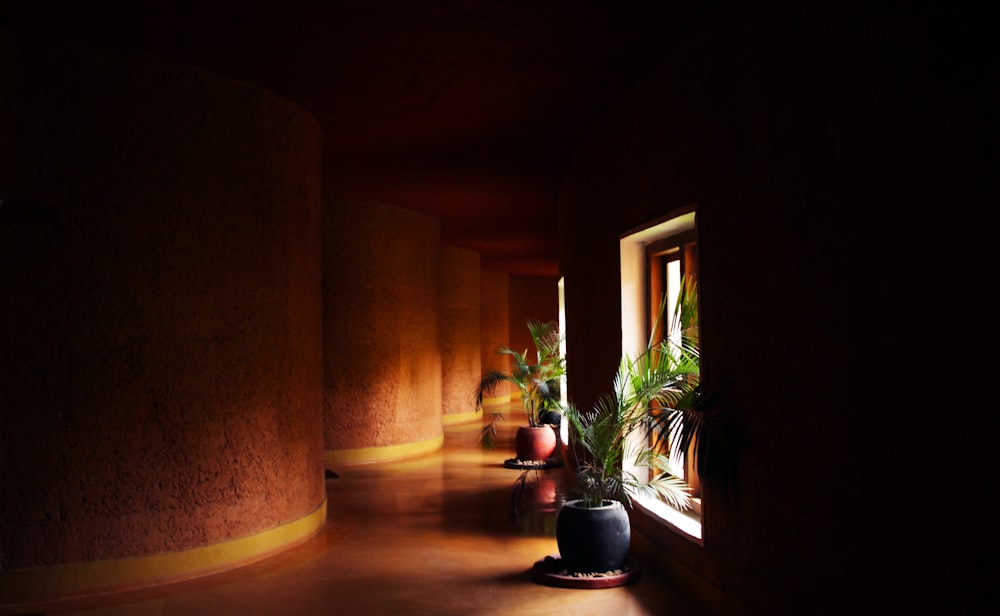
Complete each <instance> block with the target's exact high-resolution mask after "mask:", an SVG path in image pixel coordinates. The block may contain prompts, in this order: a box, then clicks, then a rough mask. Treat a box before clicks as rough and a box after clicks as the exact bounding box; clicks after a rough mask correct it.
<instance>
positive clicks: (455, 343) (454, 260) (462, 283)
mask: <svg viewBox="0 0 1000 616" xmlns="http://www.w3.org/2000/svg"><path fill="white" fill-rule="evenodd" d="M479 301H480V296H479V253H478V252H476V251H474V250H469V249H466V248H456V247H453V246H442V247H441V353H442V354H441V401H442V404H443V406H444V414H445V415H460V414H464V413H471V412H473V411H475V410H476V404H475V401H474V398H475V387H476V383H478V382H479V379H480V377H481V375H482V355H481V354H480V349H479V345H480V329H479Z"/></svg>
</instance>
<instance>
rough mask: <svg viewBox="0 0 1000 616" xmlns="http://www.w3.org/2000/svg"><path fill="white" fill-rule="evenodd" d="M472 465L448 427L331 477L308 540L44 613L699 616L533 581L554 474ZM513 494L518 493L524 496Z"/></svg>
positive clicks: (653, 601)
mask: <svg viewBox="0 0 1000 616" xmlns="http://www.w3.org/2000/svg"><path fill="white" fill-rule="evenodd" d="M517 425H518V423H517V421H516V418H514V417H512V418H509V419H508V421H507V422H506V423H505V424H504V427H505V428H504V430H505V431H503V432H501V436H502V437H503V438H502V440H501V442H500V447H499V448H498V449H497V450H494V451H491V452H482V451H480V450H479V448H478V447H477V445H476V437H477V434H478V426H477V425H465V426H454V427H449V428H446V433H445V446H444V449H443V450H442V451H441V452H438V453H436V454H433V455H427V456H423V457H420V458H418V459H411V460H406V461H400V462H387V463H379V464H369V465H361V466H354V467H346V468H342V469H334V470H335V471H336V473H337V475H338V477H336V478H330V479H327V490H328V494H329V507H328V519H327V524H326V526H325V528H324V530H323V531H322V532H321V533H320V534H319V535H318V536H317V537H315V538H313V539H311V540H310V541H308V542H306V543H304V544H302V545H299V546H297V547H293V548H291V549H289V550H286V551H284V552H282V553H281V554H279V555H277V556H274V557H271V558H268V559H266V560H263V561H260V562H257V563H255V564H251V565H248V566H246V567H242V568H240V569H238V570H234V571H229V572H225V573H221V574H217V575H213V576H209V577H204V578H200V579H197V580H191V581H187V582H180V583H175V584H171V585H169V586H161V587H155V588H147V589H143V590H136V591H129V592H124V593H119V594H116V595H109V596H103V597H94V598H89V599H77V600H74V601H72V602H64V603H62V604H57V605H50V606H42V609H41V610H40V611H35V612H34V613H39V614H40V613H45V614H53V615H54V614H79V615H83V614H87V615H94V616H96V615H109V616H111V615H114V616H133V615H158V614H177V615H184V616H195V615H205V616H209V615H227V616H229V615H271V614H280V615H311V614H336V615H355V614H358V615H368V614H392V615H394V616H401V615H405V614H445V615H454V616H472V615H476V614H505V615H506V614H510V615H517V616H532V615H536V614H537V615H542V614H544V615H551V614H558V615H560V616H562V615H566V616H569V615H584V614H595V615H597V614H599V615H601V616H622V615H626V614H627V615H633V616H642V615H652V614H670V615H676V616H685V615H694V614H703V613H705V612H704V611H702V610H699V609H698V608H697V607H696V606H694V605H693V604H692V603H691V602H690V601H689V600H688V599H687V598H685V596H684V595H682V594H680V593H679V592H678V591H677V589H676V585H674V584H672V583H671V582H670V581H669V580H667V579H666V578H664V577H661V576H660V575H659V574H658V572H657V571H655V570H653V569H651V568H649V567H643V568H642V569H641V575H640V576H639V578H638V579H637V580H635V581H633V582H630V583H629V584H627V585H625V586H620V587H616V588H605V589H569V588H554V587H551V586H544V585H540V584H537V583H535V582H533V581H532V577H531V567H532V564H533V563H534V562H535V561H537V560H539V559H542V558H544V557H545V556H547V555H556V554H558V549H557V547H556V540H555V518H556V513H557V510H558V507H559V505H560V504H561V502H563V501H564V500H565V499H566V498H567V494H566V489H565V487H564V486H565V482H564V481H563V479H564V475H563V473H564V469H560V468H556V469H550V470H545V471H528V472H527V473H523V472H522V471H519V470H515V469H509V468H505V467H504V466H503V462H504V460H505V459H507V458H511V457H513V444H512V442H513V439H512V434H513V431H512V429H513V428H516V426H517ZM522 481H523V483H522Z"/></svg>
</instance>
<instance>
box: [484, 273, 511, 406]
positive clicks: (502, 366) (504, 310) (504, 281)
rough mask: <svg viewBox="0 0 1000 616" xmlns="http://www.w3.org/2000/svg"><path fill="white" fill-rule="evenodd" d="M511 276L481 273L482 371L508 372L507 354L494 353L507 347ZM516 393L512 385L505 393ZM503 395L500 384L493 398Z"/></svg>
mask: <svg viewBox="0 0 1000 616" xmlns="http://www.w3.org/2000/svg"><path fill="white" fill-rule="evenodd" d="M509 280H510V277H509V276H508V275H507V274H505V273H502V272H492V271H484V272H482V273H481V274H480V278H479V290H480V300H479V309H480V316H479V318H480V322H479V326H480V331H481V343H480V344H481V347H480V348H481V352H482V368H483V372H486V371H487V370H499V371H501V372H508V373H509V372H510V360H509V359H508V357H507V356H506V355H500V354H498V353H497V350H498V349H499V348H500V347H501V346H502V345H508V346H509V345H510V305H509V303H508V300H509V294H508V291H509ZM513 391H516V389H514V386H513V385H511V386H509V387H508V388H507V390H506V393H508V394H509V393H511V392H513ZM504 394H505V392H504V389H503V385H501V386H500V387H497V388H496V390H495V391H494V393H493V396H494V397H502V396H503V395H504Z"/></svg>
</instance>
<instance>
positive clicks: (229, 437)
mask: <svg viewBox="0 0 1000 616" xmlns="http://www.w3.org/2000/svg"><path fill="white" fill-rule="evenodd" d="M0 65H3V66H4V67H5V69H7V70H3V71H0V74H2V75H3V76H2V77H0V79H2V80H3V83H2V84H0V136H2V138H0V199H2V200H3V206H2V209H0V287H2V288H3V292H2V293H0V314H2V315H3V318H2V319H0V340H2V342H0V347H2V349H3V350H2V352H0V400H2V411H0V429H2V447H0V456H2V460H0V468H2V475H0V569H2V570H3V572H4V573H3V576H4V578H6V577H8V576H10V575H12V574H13V573H16V572H17V571H19V570H27V568H38V569H31V571H37V572H40V573H39V574H40V575H47V573H46V572H48V573H53V570H59V567H60V566H63V565H70V564H80V563H84V564H86V563H112V562H116V559H125V558H140V557H151V558H153V557H155V558H160V557H163V556H164V555H170V554H176V553H182V552H184V551H187V550H191V549H194V548H204V547H206V546H213V545H219V544H222V543H225V542H228V541H232V540H237V539H240V538H245V537H249V536H253V535H255V534H257V533H261V532H266V531H270V530H271V529H275V528H277V527H279V526H281V525H284V524H289V523H295V522H296V521H298V520H302V519H304V518H307V517H309V516H310V515H312V514H313V513H314V512H316V511H317V509H318V508H320V507H321V506H324V505H325V498H326V494H325V489H324V481H323V476H322V470H323V469H322V441H321V439H320V436H319V435H320V434H321V430H320V428H321V415H320V412H319V411H320V408H321V404H322V389H321V381H320V379H319V376H320V375H321V373H322V372H321V347H320V344H319V341H320V336H321V333H320V327H321V312H320V248H319V207H320V183H321V166H320V165H321V163H320V158H321V147H322V133H321V131H320V129H319V126H318V124H317V122H316V121H315V119H314V118H313V117H312V116H310V115H309V114H307V113H306V112H304V111H303V110H302V109H301V108H299V107H298V106H296V105H294V104H291V103H290V102H288V101H285V100H283V99H280V98H277V97H275V96H273V95H271V94H270V93H268V92H265V91H262V90H260V89H258V88H255V87H250V86H248V85H246V84H243V83H239V82H235V81H231V80H229V79H226V78H223V77H220V76H218V75H215V74H212V73H209V72H205V71H199V70H191V69H188V68H184V67H180V66H175V65H170V64H166V63H163V62H159V61H157V60H155V59H152V58H147V57H132V56H127V55H118V54H114V53H106V52H103V51H99V50H96V49H91V48H86V47H79V46H75V45H70V44H64V43H60V42H53V41H46V40H38V39H35V40H30V41H28V40H22V39H19V38H14V37H8V36H7V35H5V34H3V33H0ZM322 520H323V518H322V516H321V517H320V518H319V522H318V523H319V524H320V525H321V524H322ZM316 530H318V527H317V528H314V529H313V531H316ZM241 554H242V555H241V556H239V557H237V559H239V558H244V557H254V556H259V555H260V554H254V553H253V550H250V551H249V552H245V551H244V552H242V553H241ZM157 562H159V561H157ZM206 564H207V563H206ZM233 564H238V562H236V561H235V560H234V561H228V562H227V561H226V560H225V559H223V560H222V561H214V564H212V566H216V567H218V566H222V567H225V566H228V565H233ZM154 570H155V567H154ZM198 572H199V565H198V564H197V563H196V564H194V565H193V566H192V568H189V569H183V568H182V569H175V570H173V574H176V575H177V576H179V577H184V576H190V575H193V574H196V573H198ZM53 575H56V577H58V575H57V572H56V573H53ZM101 575H102V574H101V572H100V571H98V572H97V577H96V578H95V580H96V581H95V582H94V583H96V584H112V585H113V584H115V583H117V582H122V581H123V580H122V579H115V578H114V577H113V576H112V577H111V578H102V577H101ZM131 581H133V582H134V581H139V582H142V581H150V579H138V580H136V579H132V580H131ZM0 582H4V580H3V579H0ZM0 586H4V583H0ZM23 588H25V586H23V585H21V584H20V583H18V584H7V585H6V586H5V587H4V596H2V597H0V601H2V600H8V599H17V598H18V597H17V596H16V595H17V593H18V592H19V591H20V590H21V589H23ZM87 590H88V588H87V587H86V586H84V587H74V586H73V585H72V584H70V585H69V586H65V587H61V588H60V587H59V585H58V584H55V585H54V586H52V585H50V587H49V588H48V589H47V590H46V591H45V592H52V593H59V592H61V591H72V592H86V591H87ZM10 593H13V594H10ZM22 598H23V597H22Z"/></svg>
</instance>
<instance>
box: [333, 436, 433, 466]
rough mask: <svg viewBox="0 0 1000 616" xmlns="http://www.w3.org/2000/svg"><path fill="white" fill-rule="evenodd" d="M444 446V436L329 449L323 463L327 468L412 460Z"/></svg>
mask: <svg viewBox="0 0 1000 616" xmlns="http://www.w3.org/2000/svg"><path fill="white" fill-rule="evenodd" d="M443 446H444V434H442V435H440V436H435V437H434V438H431V439H427V440H426V441H418V442H416V443H402V444H399V445H385V446H382V447H361V448H359V449H327V450H326V451H325V452H323V461H324V462H325V463H326V467H327V468H333V467H337V466H351V465H354V464H368V463H370V462H388V461H390V460H399V459H402V458H411V457H414V456H419V455H422V454H425V453H431V452H433V451H437V450H438V449H441V447H443Z"/></svg>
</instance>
